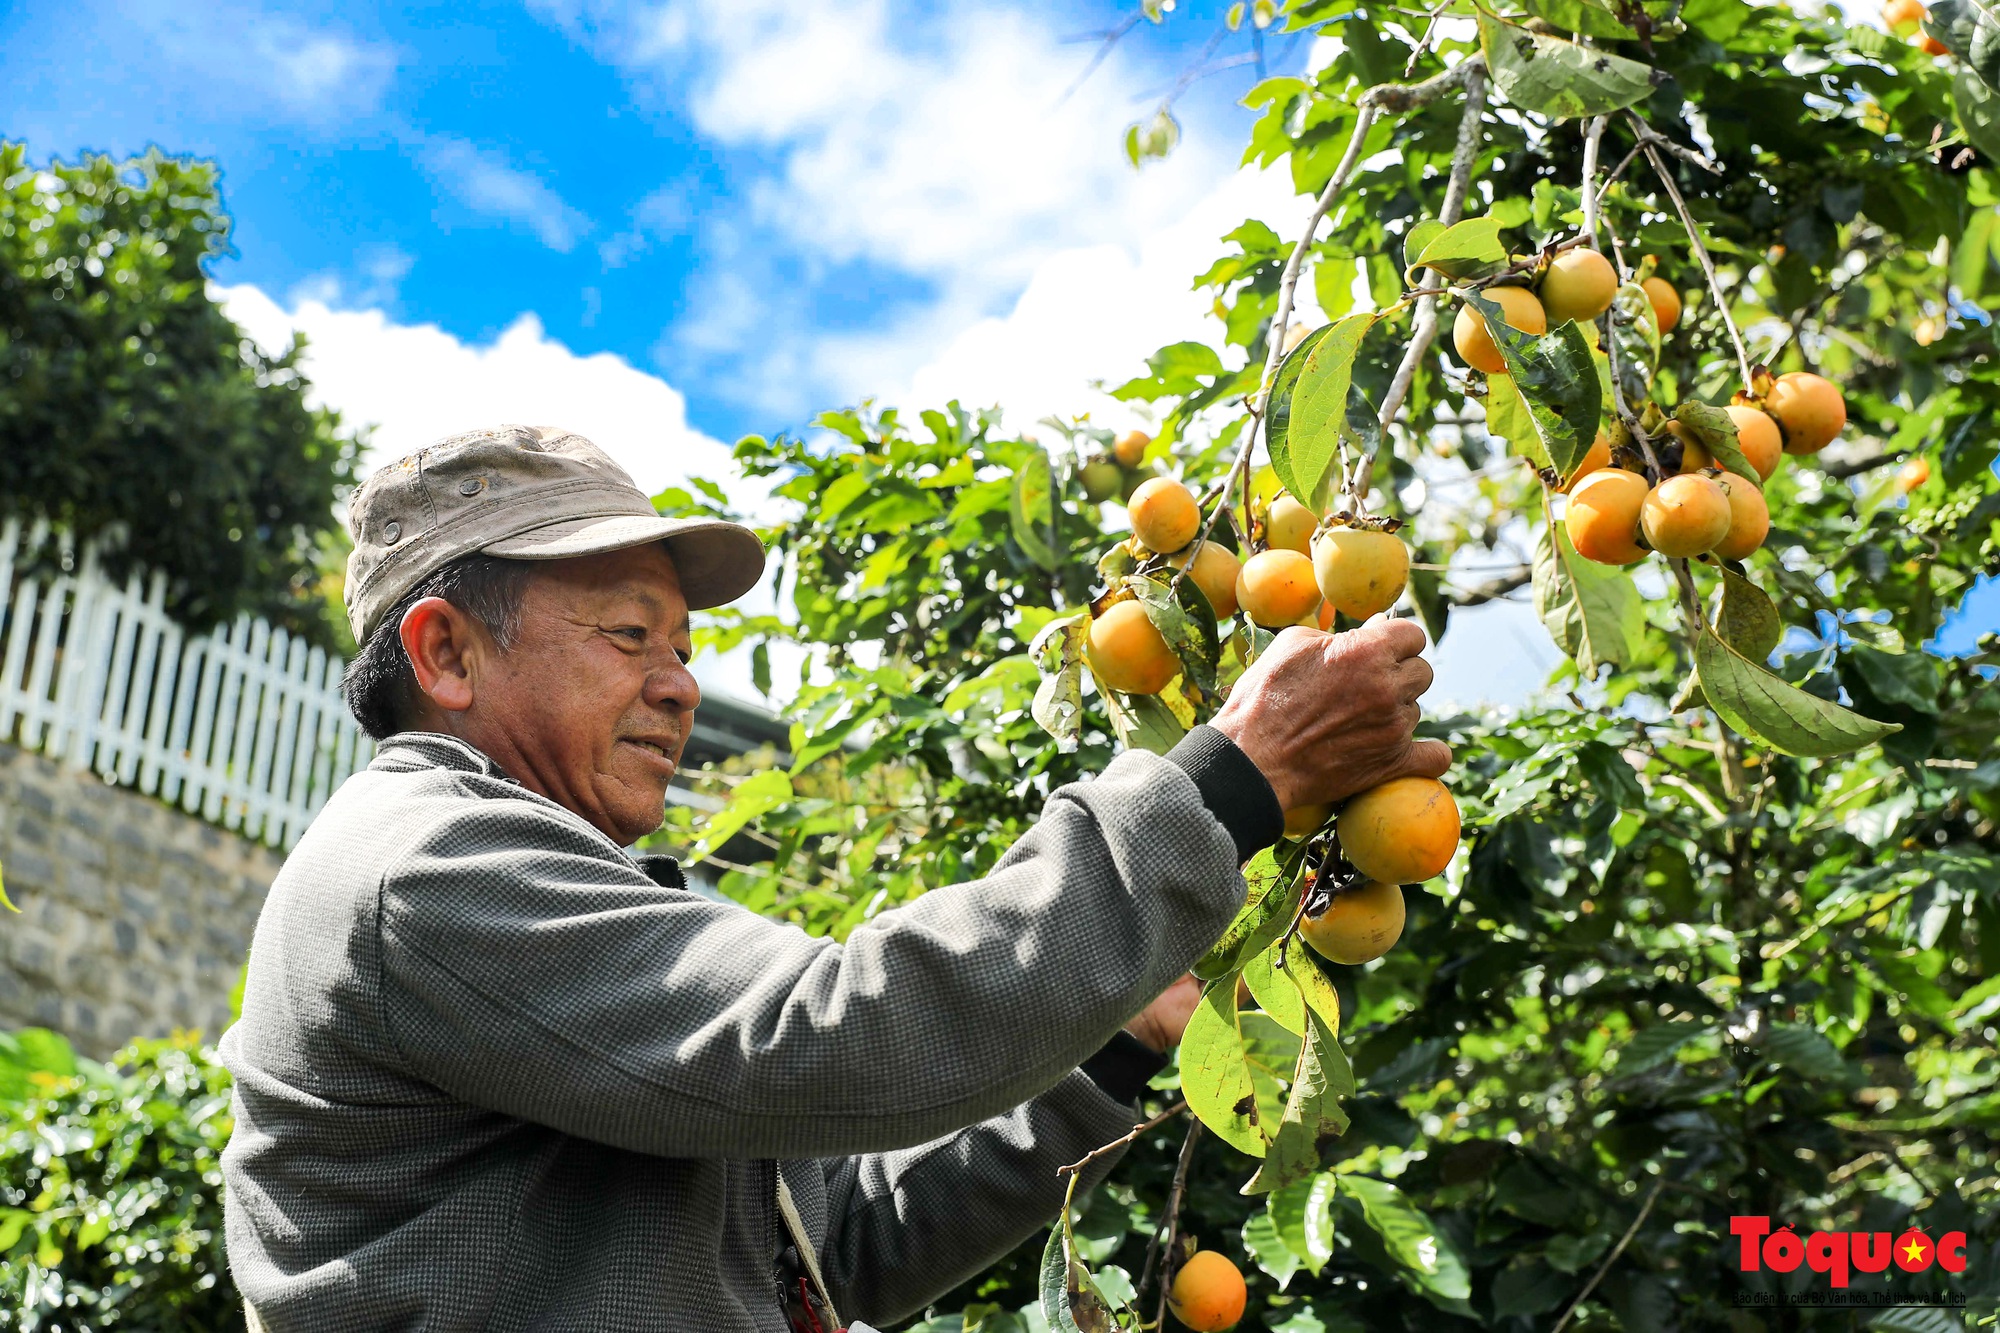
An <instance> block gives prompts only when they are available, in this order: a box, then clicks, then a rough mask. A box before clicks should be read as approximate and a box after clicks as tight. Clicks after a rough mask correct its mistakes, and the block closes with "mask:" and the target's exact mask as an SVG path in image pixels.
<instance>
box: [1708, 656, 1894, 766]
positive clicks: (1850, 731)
mask: <svg viewBox="0 0 2000 1333" xmlns="http://www.w3.org/2000/svg"><path fill="white" fill-rule="evenodd" d="M1694 653H1695V666H1696V669H1697V670H1698V671H1699V672H1700V674H1701V689H1702V693H1703V694H1704V695H1706V696H1707V697H1708V706H1709V707H1710V708H1713V709H1714V710H1715V711H1716V713H1717V714H1718V715H1719V716H1720V717H1721V718H1722V720H1723V721H1724V722H1727V723H1728V724H1729V725H1730V726H1732V727H1734V728H1735V729H1736V730H1737V731H1740V732H1742V733H1743V734H1744V735H1745V736H1748V737H1750V738H1751V739H1752V740H1760V741H1763V742H1764V743H1765V744H1766V745H1769V746H1770V747H1771V748H1772V749H1774V750H1779V751H1782V752H1783V753H1785V754H1789V755H1796V756H1799V757H1801V758H1812V759H1824V758H1826V757H1828V756H1829V755H1836V754H1847V753H1849V752H1851V751H1854V750H1858V749H1860V748H1861V747H1862V746H1864V745H1872V744H1874V743H1875V742H1876V741H1879V740H1881V739H1882V738H1883V737H1884V736H1887V735H1890V734H1892V733H1894V732H1898V731H1901V730H1902V727H1900V726H1898V725H1897V724H1896V723H1893V722H1877V721H1875V720H1874V719H1872V718H1866V717H1862V716H1861V715H1860V714H1859V713H1854V712H1850V711H1849V710H1847V709H1845V708H1842V707H1841V706H1840V705H1839V704H1837V703H1833V702H1832V701H1830V700H1827V699H1822V698H1820V697H1819V696H1818V695H1816V694H1807V693H1806V692H1805V691H1804V690H1802V689H1799V688H1798V687H1797V686H1795V685H1791V684H1788V683H1787V682H1785V681H1783V680H1781V679H1779V678H1778V677H1777V676H1774V675H1772V674H1771V673H1770V672H1768V671H1766V670H1765V669H1764V668H1763V667H1761V666H1758V665H1757V664H1756V663H1755V662H1752V661H1751V660H1750V659H1748V658H1746V657H1744V656H1743V654H1741V653H1739V652H1737V651H1736V650H1735V649H1734V648H1731V647H1730V646H1729V645H1728V644H1726V643H1724V642H1723V641H1722V640H1721V639H1720V638H1717V637H1716V635H1715V633H1714V632H1713V631H1711V630H1708V629H1706V628H1705V627H1704V629H1703V631H1702V632H1701V633H1700V634H1698V635H1697V636H1696V637H1695V646H1694Z"/></svg>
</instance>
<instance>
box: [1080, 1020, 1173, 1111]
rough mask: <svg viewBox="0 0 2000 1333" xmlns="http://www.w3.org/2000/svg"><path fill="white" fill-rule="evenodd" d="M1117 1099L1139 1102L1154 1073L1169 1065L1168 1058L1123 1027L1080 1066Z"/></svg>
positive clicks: (1112, 1097)
mask: <svg viewBox="0 0 2000 1333" xmlns="http://www.w3.org/2000/svg"><path fill="white" fill-rule="evenodd" d="M1077 1067H1078V1068H1079V1069H1081V1070H1083V1072H1084V1073H1086V1074H1088V1075H1089V1076H1090V1081H1091V1082H1092V1083H1095V1084H1096V1085H1097V1086H1098V1087H1099V1088H1101V1089H1103V1091H1104V1095H1105V1096H1107V1097H1109V1098H1111V1100H1112V1101H1115V1102H1136V1101H1138V1100H1139V1094H1140V1093H1142V1092H1144V1091H1145V1090H1146V1084H1147V1083H1148V1082H1149V1081H1150V1080H1151V1079H1152V1077H1153V1075H1155V1074H1157V1073H1159V1072H1160V1071H1161V1070H1162V1069H1165V1068H1166V1067H1167V1057H1166V1056H1164V1055H1161V1054H1160V1053H1159V1052H1158V1051H1156V1050H1154V1049H1153V1048H1152V1047H1150V1046H1148V1045H1147V1044H1146V1043H1145V1042H1143V1041H1140V1040H1139V1039H1138V1038H1137V1037H1135V1036H1133V1035H1132V1034H1131V1033H1129V1032H1126V1031H1123V1030H1120V1031H1119V1032H1118V1033H1117V1034H1116V1035H1114V1036H1113V1037H1112V1038H1111V1040H1110V1041H1107V1042H1105V1043H1104V1046H1103V1047H1102V1049H1100V1050H1099V1051H1098V1052H1097V1054H1096V1055H1093V1056H1091V1057H1090V1058H1089V1059H1088V1060H1085V1061H1084V1062H1083V1063H1082V1064H1081V1065H1079V1066H1077Z"/></svg>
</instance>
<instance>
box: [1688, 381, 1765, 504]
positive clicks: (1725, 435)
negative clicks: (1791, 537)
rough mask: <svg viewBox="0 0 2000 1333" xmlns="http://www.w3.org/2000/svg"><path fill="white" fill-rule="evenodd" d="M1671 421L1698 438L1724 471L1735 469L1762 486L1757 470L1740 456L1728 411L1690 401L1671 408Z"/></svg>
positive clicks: (1753, 484) (1732, 422) (1762, 487)
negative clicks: (1672, 416) (1672, 409)
mask: <svg viewBox="0 0 2000 1333" xmlns="http://www.w3.org/2000/svg"><path fill="white" fill-rule="evenodd" d="M1674 420H1675V421H1678V422H1680V423H1681V425H1683V426H1685V427H1687V429H1688V430H1689V431H1691V432H1693V434H1694V437H1695V438H1696V439H1697V440H1700V441H1701V446H1702V448H1704V449H1706V450H1708V452H1709V453H1710V454H1711V455H1713V456H1714V458H1715V461H1716V463H1717V465H1719V466H1720V467H1721V468H1722V469H1723V470H1724V471H1726V472H1734V473H1735V474H1736V475H1737V476H1739V477H1746V478H1748V479H1749V481H1750V484H1751V485H1752V486H1755V487H1756V488H1757V489H1758V490H1760V491H1761V490H1763V489H1764V482H1763V479H1762V478H1761V477H1759V476H1758V475H1757V469H1756V468H1754V467H1752V466H1751V465H1750V460H1749V459H1747V458H1745V457H1744V456H1743V450H1742V448H1741V447H1740V446H1738V444H1737V443H1736V422H1735V420H1734V419H1733V418H1731V417H1730V415H1729V413H1728V411H1726V410H1725V409H1723V408H1720V407H1713V406H1710V405H1709V404H1707V403H1703V402H1696V401H1693V400H1690V401H1688V402H1685V403H1682V404H1681V405H1680V406H1679V407H1677V408H1675V409H1674Z"/></svg>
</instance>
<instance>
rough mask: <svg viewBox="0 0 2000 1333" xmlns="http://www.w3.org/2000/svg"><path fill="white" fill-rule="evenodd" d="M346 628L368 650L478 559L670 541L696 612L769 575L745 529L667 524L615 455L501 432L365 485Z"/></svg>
mask: <svg viewBox="0 0 2000 1333" xmlns="http://www.w3.org/2000/svg"><path fill="white" fill-rule="evenodd" d="M347 531H348V533H349V535H350V536H352V537H353V538H354V553H353V554H352V555H350V556H349V557H348V558H347V586H346V589H345V593H344V598H345V601H346V603H347V621H348V624H349V625H350V626H351V627H352V628H353V630H354V640H355V642H356V643H364V642H366V641H367V638H368V636H369V635H370V634H371V633H373V632H374V630H375V627H376V625H378V624H380V623H381V620H382V617H383V616H384V615H386V614H388V611H389V608H390V607H392V606H394V605H395V604H396V603H397V601H399V600H400V599H401V598H402V596H403V594H405V593H407V592H408V591H409V590H410V589H412V588H414V587H416V586H417V584H418V583H419V582H420V581H422V580H423V579H424V578H425V577H426V576H427V575H429V574H431V573H433V572H435V571H436V570H439V569H442V568H444V566H446V565H448V564H450V563H451V562H452V561H454V560H457V559H459V558H460V557H462V556H468V555H473V554H475V553H479V554H484V555H494V556H504V557H506V558H507V559H510V560H566V559H568V558H570V557H571V556H579V555H596V554H598V553H599V552H602V551H618V550H623V549H625V548H626V547H629V546H643V545H645V544H646V543H647V542H665V543H666V544H667V550H668V552H669V553H670V554H671V555H672V556H673V558H674V567H675V569H676V570H677V571H678V573H679V574H680V580H681V593H682V595H683V596H685V597H686V598H687V604H688V608H689V609H690V610H695V611H699V610H701V609H703V608H705V607H711V606H721V605H722V604H723V603H725V602H732V601H734V600H736V599H737V598H738V597H741V596H742V595H743V594H744V593H746V592H748V591H750V589H751V588H753V587H755V586H756V583H757V580H758V579H759V578H761V577H763V574H764V544H763V543H762V542H760V541H759V540H758V539H757V534H756V533H754V532H752V531H750V529H748V528H746V527H744V526H742V525H741V524H738V523H728V522H724V521H723V520H721V519H713V518H663V517H662V516H660V515H659V514H658V513H656V512H654V510H653V502H652V501H651V500H649V499H647V498H646V494H645V492H644V491H641V490H640V489H639V488H638V486H636V485H635V484H634V483H633V481H632V478H631V477H630V476H628V475H627V474H626V472H625V469H623V468H621V467H619V466H618V464H616V463H614V462H612V461H611V457H610V455H608V454H606V453H605V452H604V451H603V450H602V449H599V448H598V447H597V446H596V445H594V444H592V443H591V442H590V441H589V440H586V439H584V438H583V437H582V436H581V435H577V434H574V433H572V432H570V431H566V430H559V429H557V428H555V427H553V426H495V427H492V428H491V429H488V430H476V431H471V432H469V433H467V434H464V435H454V436H452V437H451V438H449V439H445V440H440V441H438V442H437V443H436V444H433V445H431V446H430V447H428V448H426V449H422V450H419V451H418V452H416V453H414V454H410V455H408V456H407V457H404V458H399V459H397V460H396V461H395V462H393V463H390V464H388V465H387V466H385V467H382V468H378V469H377V470H376V471H375V473H374V475H372V476H370V477H369V478H368V480H367V481H365V482H363V483H362V485H361V489H360V490H358V491H356V492H355V493H354V499H353V501H352V503H351V504H350V505H349V506H348V510H347Z"/></svg>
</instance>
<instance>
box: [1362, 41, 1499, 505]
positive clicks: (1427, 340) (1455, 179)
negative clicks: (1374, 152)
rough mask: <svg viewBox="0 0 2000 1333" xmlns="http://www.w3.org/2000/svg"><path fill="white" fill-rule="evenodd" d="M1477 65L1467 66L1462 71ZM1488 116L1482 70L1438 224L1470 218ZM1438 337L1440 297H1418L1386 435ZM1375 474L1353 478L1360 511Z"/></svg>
mask: <svg viewBox="0 0 2000 1333" xmlns="http://www.w3.org/2000/svg"><path fill="white" fill-rule="evenodd" d="M1472 63H1473V62H1472V61H1470V60H1468V61H1466V62H1465V65H1461V66H1460V67H1459V68H1461V69H1463V68H1465V66H1466V65H1471V64H1472ZM1485 112H1486V69H1485V66H1484V65H1483V64H1482V65H1481V66H1480V67H1479V68H1478V69H1475V70H1471V71H1469V72H1468V73H1467V74H1466V76H1465V111H1464V113H1463V114H1462V115H1460V116H1459V120H1458V144H1457V146H1456V147H1455V148H1454V149H1453V150H1452V155H1451V175H1450V177H1449V178H1448V179H1447V180H1446V181H1445V187H1444V204H1443V206H1442V207H1441V208H1440V209H1439V210H1438V221H1440V222H1442V223H1444V225H1445V226H1447V227H1449V226H1451V225H1452V224H1453V223H1454V222H1457V221H1458V220H1459V218H1460V216H1461V215H1463V213H1464V212H1465V196H1466V193H1467V191H1468V190H1469V189H1470V188H1471V181H1472V163H1473V160H1474V159H1475V158H1477V157H1478V156H1479V122H1480V118H1481V117H1482V116H1483V115H1484V114H1485ZM1437 332H1438V314H1437V297H1435V296H1422V297H1419V298H1418V299H1417V314H1416V319H1415V321H1414V323H1413V324H1412V326H1411V329H1410V345H1409V346H1408V347H1407V348H1406V349H1404V352H1403V360H1402V363H1401V364H1400V365H1398V366H1397V367H1396V374H1395V377H1394V378H1393V379H1391V380H1390V381H1389V392H1388V393H1386V394H1384V395H1383V396H1382V411H1381V414H1380V415H1379V416H1378V417H1377V418H1376V420H1377V422H1378V423H1379V424H1380V425H1381V428H1382V430H1383V431H1384V432H1387V431H1388V429H1389V427H1390V425H1391V424H1392V423H1393V422H1394V421H1395V420H1396V415H1397V413H1399V412H1401V411H1402V410H1403V404H1404V402H1405V401H1407V400H1408V398H1409V396H1410V386H1411V385H1412V384H1414V383H1415V382H1416V378H1417V367H1418V366H1419V365H1421V364H1422V363H1423V359H1424V357H1426V356H1427V355H1429V353H1430V350H1431V344H1432V343H1433V342H1435V341H1436V340H1437ZM1374 473H1375V460H1374V459H1373V458H1369V459H1364V460H1363V461H1362V464H1361V468H1360V471H1359V472H1358V473H1357V474H1356V476H1355V478H1354V487H1353V494H1354V496H1355V500H1354V505H1355V508H1356V509H1359V508H1361V507H1362V497H1364V496H1366V495H1367V494H1368V489H1369V486H1370V485H1371V484H1372V483H1373V481H1374Z"/></svg>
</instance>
